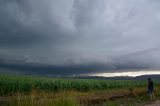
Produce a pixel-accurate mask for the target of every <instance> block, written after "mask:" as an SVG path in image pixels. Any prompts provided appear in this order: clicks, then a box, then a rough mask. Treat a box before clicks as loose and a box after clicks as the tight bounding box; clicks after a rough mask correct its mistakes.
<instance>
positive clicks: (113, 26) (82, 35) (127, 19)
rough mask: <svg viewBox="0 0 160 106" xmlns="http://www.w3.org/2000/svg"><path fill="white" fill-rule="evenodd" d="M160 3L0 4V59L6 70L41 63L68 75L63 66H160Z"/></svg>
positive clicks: (22, 0)
mask: <svg viewBox="0 0 160 106" xmlns="http://www.w3.org/2000/svg"><path fill="white" fill-rule="evenodd" d="M159 5H160V2H159V1H158V0H137V1H135V0H121V1H119V0H100V1H97V0H63V1H62V0H1V1H0V58H1V59H0V61H1V63H3V64H6V66H5V67H11V66H10V65H11V64H21V63H23V65H24V66H23V67H27V64H33V65H35V66H36V64H43V65H49V66H48V67H50V66H53V67H52V68H51V69H53V70H54V69H56V68H54V67H61V68H63V67H65V68H63V69H61V70H65V69H66V72H69V71H68V70H69V68H68V69H67V68H66V66H67V67H71V66H75V67H77V68H75V69H71V70H72V71H71V73H74V72H75V73H88V72H91V71H89V70H92V72H96V71H101V72H102V71H104V70H109V69H110V70H118V69H132V68H133V69H134V68H135V69H139V68H145V69H146V68H159V65H160V61H159V59H160V56H159V53H160V47H159V45H160V43H159V40H160V36H159V34H160V31H159V27H160V12H159V10H160V7H159ZM7 64H9V65H7ZM97 64H98V65H97ZM83 66H84V67H85V66H87V68H86V70H85V71H83V70H84V67H83ZM94 66H95V67H94ZM1 67H2V65H1ZM16 67H18V66H16ZM19 67H21V66H19ZM89 68H90V69H89ZM93 68H94V69H93ZM26 69H27V68H26ZM33 69H34V70H40V68H37V69H35V68H33ZM49 69H50V68H49ZM42 70H43V68H42ZM44 70H45V68H44ZM76 70H78V71H76ZM94 70H95V71H94ZM66 72H64V71H62V73H66ZM55 73H56V72H55Z"/></svg>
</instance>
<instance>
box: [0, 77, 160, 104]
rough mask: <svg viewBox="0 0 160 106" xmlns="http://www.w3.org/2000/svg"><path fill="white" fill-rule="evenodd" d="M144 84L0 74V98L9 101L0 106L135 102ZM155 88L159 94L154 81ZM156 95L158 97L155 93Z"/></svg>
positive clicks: (143, 90)
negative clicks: (132, 98)
mask: <svg viewBox="0 0 160 106" xmlns="http://www.w3.org/2000/svg"><path fill="white" fill-rule="evenodd" d="M146 85H147V83H146V81H145V80H144V81H139V80H93V79H73V78H44V77H33V76H13V75H0V97H1V98H4V97H9V100H8V101H6V100H5V102H4V101H3V99H0V103H1V104H4V106H6V105H7V106H29V105H32V106H39V105H40V104H41V105H40V106H84V105H85V106H90V105H93V104H99V103H101V105H102V103H104V106H110V105H109V104H107V103H110V104H111V103H112V102H111V101H108V100H110V99H111V100H112V99H114V98H117V97H118V98H119V97H127V98H128V97H132V96H136V97H137V96H138V99H139V98H140V97H139V95H144V94H145V93H146ZM155 86H156V92H159V87H158V81H155ZM156 95H157V96H160V95H159V93H157V94H156ZM95 98H96V99H95ZM106 101H108V102H106ZM120 101H121V100H120ZM39 103H40V104H39ZM113 103H114V102H113ZM126 103H128V102H126ZM117 104H119V103H117ZM122 104H123V103H122ZM2 106H3V105H2ZM102 106H103V105H102ZM111 106H114V105H113V104H112V105H111ZM115 106H119V105H115Z"/></svg>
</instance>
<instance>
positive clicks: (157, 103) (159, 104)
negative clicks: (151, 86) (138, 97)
mask: <svg viewBox="0 0 160 106" xmlns="http://www.w3.org/2000/svg"><path fill="white" fill-rule="evenodd" d="M145 106H160V100H158V101H153V102H152V103H151V104H148V105H145Z"/></svg>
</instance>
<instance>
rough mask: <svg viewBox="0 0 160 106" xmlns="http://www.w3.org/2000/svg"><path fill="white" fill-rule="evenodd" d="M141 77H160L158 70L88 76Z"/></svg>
mask: <svg viewBox="0 0 160 106" xmlns="http://www.w3.org/2000/svg"><path fill="white" fill-rule="evenodd" d="M142 75H160V71H159V70H154V71H153V70H150V71H128V72H112V73H111V72H108V73H107V72H106V73H95V74H90V75H89V76H99V77H120V76H128V77H137V76H142Z"/></svg>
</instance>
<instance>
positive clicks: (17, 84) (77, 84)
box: [0, 75, 146, 95]
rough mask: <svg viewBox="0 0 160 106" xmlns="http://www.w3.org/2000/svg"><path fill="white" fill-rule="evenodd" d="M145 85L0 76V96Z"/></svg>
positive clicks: (140, 83)
mask: <svg viewBox="0 0 160 106" xmlns="http://www.w3.org/2000/svg"><path fill="white" fill-rule="evenodd" d="M145 85H146V82H145V81H129V80H127V81H124V80H113V81H111V80H89V79H88V80H86V79H67V78H61V79H58V78H39V77H27V76H23V77H22V76H21V77H20V76H7V75H3V76H2V75H0V95H5V94H12V93H16V92H30V91H31V90H33V89H34V90H42V91H46V92H57V91H64V90H75V91H90V90H107V89H119V88H134V87H143V86H145Z"/></svg>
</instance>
